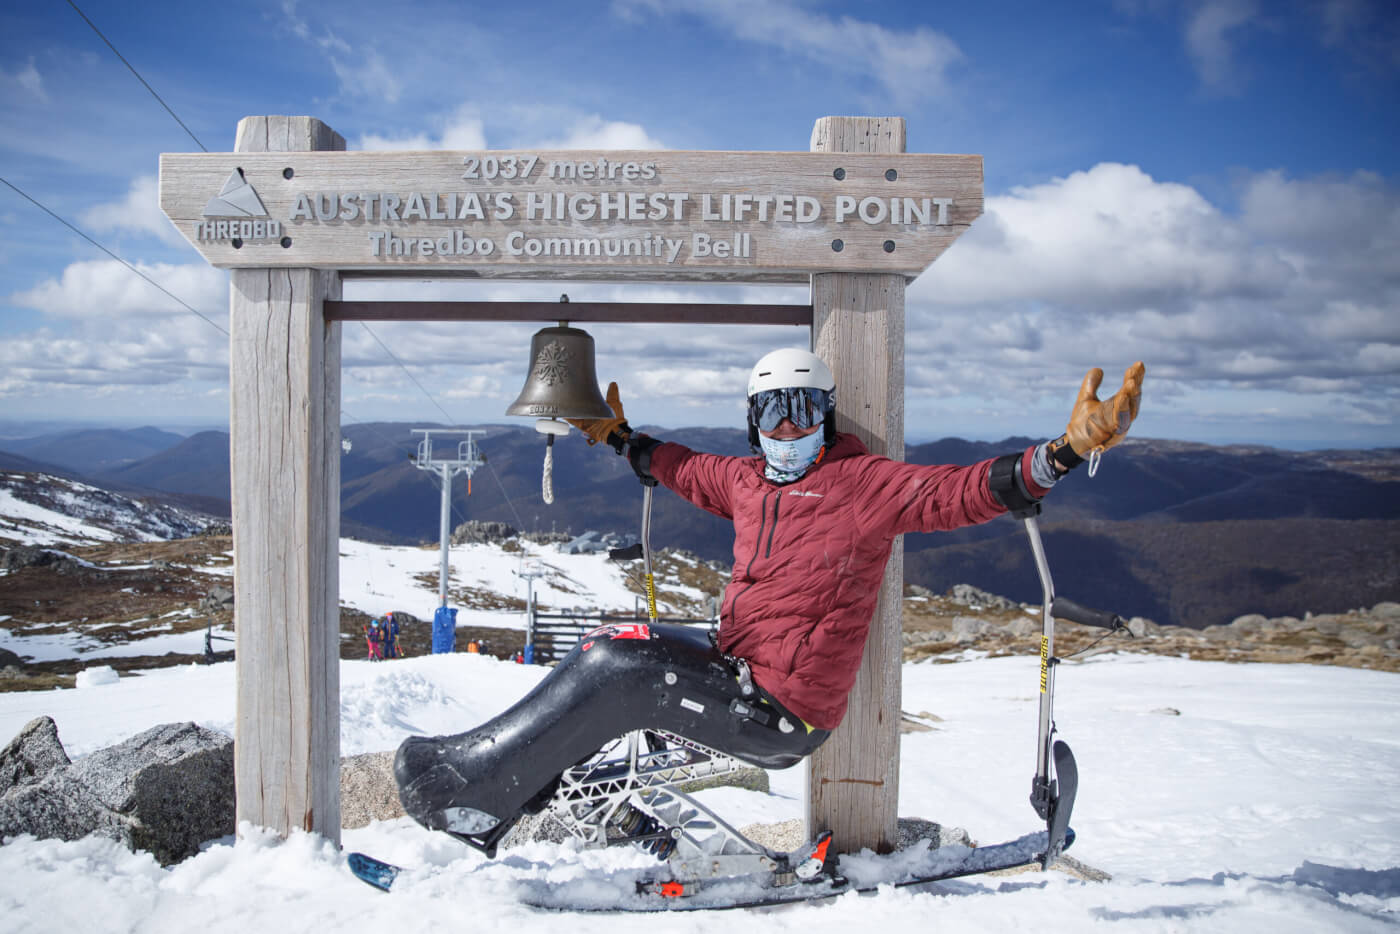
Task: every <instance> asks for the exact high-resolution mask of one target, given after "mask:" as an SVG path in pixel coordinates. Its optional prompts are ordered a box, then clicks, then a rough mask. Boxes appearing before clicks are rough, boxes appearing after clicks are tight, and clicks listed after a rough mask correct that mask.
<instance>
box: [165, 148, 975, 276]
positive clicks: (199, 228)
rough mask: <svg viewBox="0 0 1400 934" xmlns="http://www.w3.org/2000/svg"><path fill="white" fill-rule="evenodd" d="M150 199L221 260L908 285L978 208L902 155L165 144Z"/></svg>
mask: <svg viewBox="0 0 1400 934" xmlns="http://www.w3.org/2000/svg"><path fill="white" fill-rule="evenodd" d="M160 204H161V209H162V210H163V211H164V212H165V214H166V215H167V216H168V217H169V218H170V220H171V221H172V222H174V224H175V226H176V227H177V228H178V229H179V230H180V232H181V233H182V234H184V235H185V237H187V238H188V239H189V241H190V242H191V243H192V244H194V246H195V248H196V249H198V250H199V252H200V253H201V254H202V255H203V256H204V258H205V259H206V260H208V262H209V263H211V264H212V265H214V266H218V267H220V268H251V267H272V266H281V267H302V268H324V269H338V270H344V271H360V272H372V273H377V274H388V275H392V274H394V273H409V274H412V275H417V276H422V275H467V276H481V277H502V278H537V277H549V278H553V277H557V276H568V277H571V278H580V279H633V280H690V281H705V280H713V281H730V282H803V283H805V282H807V281H808V277H809V276H810V275H812V274H814V273H823V272H852V273H899V274H903V275H904V276H906V277H909V278H913V277H915V276H917V275H919V273H921V272H923V270H924V269H925V268H927V267H928V265H929V264H930V263H932V262H933V261H934V260H935V259H937V258H938V256H939V254H941V253H942V252H943V251H944V250H945V249H947V247H948V245H949V244H951V243H952V242H953V240H955V239H956V238H957V237H958V235H960V234H961V233H962V232H963V231H965V230H966V229H967V228H968V226H969V225H970V224H971V223H972V222H973V220H975V219H976V218H977V216H978V215H980V214H981V213H982V158H981V157H980V156H971V155H927V154H918V153H890V154H870V153H820V152H818V153H801V152H669V151H663V152H630V151H605V152H599V151H579V150H564V151H552V152H545V151H541V152H536V151H528V152H527V151H515V152H505V151H487V152H449V151H433V152H295V153H290V152H288V153H262V152H258V153H248V152H244V153H197V154H196V153H190V154H185V153H166V154H164V155H162V156H161V159H160Z"/></svg>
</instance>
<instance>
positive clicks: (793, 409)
mask: <svg viewBox="0 0 1400 934" xmlns="http://www.w3.org/2000/svg"><path fill="white" fill-rule="evenodd" d="M834 396H835V394H834V393H831V392H827V391H826V390H825V389H808V388H806V387H799V388H792V389H765V390H763V391H761V392H756V393H754V394H753V395H752V396H749V421H750V422H752V423H753V424H755V425H757V426H758V430H759V431H772V430H773V429H775V428H777V427H778V423H779V422H781V421H782V420H783V419H785V418H787V419H791V420H792V423H793V424H794V425H796V426H797V427H798V428H803V429H806V428H811V427H812V426H813V425H820V424H821V423H822V422H823V421H825V420H826V413H827V410H828V409H830V408H831V407H832V405H833V400H834Z"/></svg>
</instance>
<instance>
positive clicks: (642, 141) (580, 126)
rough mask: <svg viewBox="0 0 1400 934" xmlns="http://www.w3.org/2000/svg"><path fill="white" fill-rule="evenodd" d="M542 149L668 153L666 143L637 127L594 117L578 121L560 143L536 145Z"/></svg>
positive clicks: (550, 141)
mask: <svg viewBox="0 0 1400 934" xmlns="http://www.w3.org/2000/svg"><path fill="white" fill-rule="evenodd" d="M535 147H537V148H539V149H652V150H656V149H666V148H668V147H667V146H666V144H665V143H663V142H661V141H660V140H658V139H654V138H653V137H652V136H651V135H650V134H649V133H647V131H646V129H645V128H643V127H642V126H640V125H638V124H636V123H626V122H624V121H621V120H604V119H603V118H602V117H601V116H599V115H598V114H590V115H588V116H585V117H580V118H578V119H577V120H575V121H574V124H573V126H571V127H570V128H569V130H568V132H567V133H566V134H565V135H564V136H562V137H560V138H557V139H550V140H544V141H542V142H539V143H536V144H535Z"/></svg>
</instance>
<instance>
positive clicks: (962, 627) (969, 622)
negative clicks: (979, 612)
mask: <svg viewBox="0 0 1400 934" xmlns="http://www.w3.org/2000/svg"><path fill="white" fill-rule="evenodd" d="M991 628H992V624H991V623H990V622H988V621H987V620H985V619H978V618H977V617H975V616H955V617H953V638H954V639H956V640H957V641H958V642H972V641H975V640H976V638H977V637H978V636H980V635H982V634H984V633H986V632H988V631H990V630H991Z"/></svg>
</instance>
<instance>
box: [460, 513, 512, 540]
mask: <svg viewBox="0 0 1400 934" xmlns="http://www.w3.org/2000/svg"><path fill="white" fill-rule="evenodd" d="M518 534H520V533H519V532H518V531H517V530H516V529H514V528H513V527H511V526H509V525H507V524H506V523H504V522H491V521H482V520H480V519H468V520H467V521H466V522H463V523H462V524H461V525H459V526H457V527H456V528H455V529H453V530H452V544H454V545H468V544H484V543H492V542H503V541H505V540H506V539H508V538H515V536H516V535H518Z"/></svg>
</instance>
